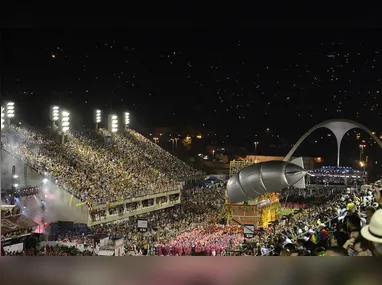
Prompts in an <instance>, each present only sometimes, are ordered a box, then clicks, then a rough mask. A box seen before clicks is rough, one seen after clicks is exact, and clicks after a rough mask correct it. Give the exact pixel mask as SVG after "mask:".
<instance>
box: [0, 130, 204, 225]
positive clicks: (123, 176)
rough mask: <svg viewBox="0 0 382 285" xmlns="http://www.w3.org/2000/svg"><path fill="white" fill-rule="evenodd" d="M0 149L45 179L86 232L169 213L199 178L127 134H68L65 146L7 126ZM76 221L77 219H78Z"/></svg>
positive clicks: (47, 135)
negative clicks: (184, 189)
mask: <svg viewBox="0 0 382 285" xmlns="http://www.w3.org/2000/svg"><path fill="white" fill-rule="evenodd" d="M4 131H5V132H6V137H7V140H6V141H4V143H3V145H2V147H3V149H4V150H6V151H7V152H9V153H11V154H12V156H14V157H16V158H18V159H19V160H21V161H23V162H24V163H26V164H28V165H29V166H30V167H31V168H33V169H34V170H35V171H36V172H38V173H39V174H40V175H42V177H47V178H49V180H50V182H49V186H48V188H49V191H50V190H51V188H57V190H56V192H55V194H54V197H55V198H56V199H59V200H60V202H62V203H66V206H67V209H68V211H76V212H77V214H78V215H79V216H81V218H78V219H77V220H74V222H79V223H84V222H85V223H86V224H88V225H89V226H93V225H97V224H101V223H105V222H110V221H114V220H118V219H122V218H126V217H129V216H133V215H138V214H143V213H148V212H151V211H155V210H159V209H164V208H168V207H172V206H174V205H176V204H179V203H180V191H181V189H182V187H183V186H184V184H185V183H186V182H188V181H193V180H196V179H199V178H200V177H202V173H201V172H199V171H197V170H194V169H193V168H191V167H190V166H189V165H187V164H186V163H184V162H182V161H181V160H179V159H177V158H176V157H174V156H172V155H171V154H169V153H168V152H166V151H165V150H163V149H162V148H160V147H159V146H158V145H156V144H154V143H152V142H151V141H150V140H148V139H146V138H145V137H143V136H142V135H140V134H138V133H137V132H135V131H133V130H127V131H126V132H125V133H124V134H113V135H112V136H111V140H110V141H109V140H105V137H110V134H109V133H108V132H107V131H105V130H103V129H100V130H99V132H97V133H91V132H90V133H85V132H71V133H69V134H68V136H67V137H68V141H67V143H65V144H59V143H57V142H56V140H55V137H54V133H53V132H51V131H50V130H49V129H47V130H39V129H33V128H27V127H18V126H17V127H16V126H9V127H8V128H6V129H5V130H4ZM78 215H77V216H78Z"/></svg>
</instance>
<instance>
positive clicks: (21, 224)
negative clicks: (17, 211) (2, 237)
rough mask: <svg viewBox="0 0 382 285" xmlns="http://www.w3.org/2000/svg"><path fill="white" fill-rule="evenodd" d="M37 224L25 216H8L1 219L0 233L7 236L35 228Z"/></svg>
mask: <svg viewBox="0 0 382 285" xmlns="http://www.w3.org/2000/svg"><path fill="white" fill-rule="evenodd" d="M37 226H38V224H37V223H36V222H35V221H33V220H32V219H29V218H28V217H26V216H22V215H19V216H10V217H6V218H2V219H1V233H2V234H7V233H11V232H16V231H19V230H25V229H30V228H33V227H37Z"/></svg>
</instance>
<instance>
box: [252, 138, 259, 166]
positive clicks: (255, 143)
mask: <svg viewBox="0 0 382 285" xmlns="http://www.w3.org/2000/svg"><path fill="white" fill-rule="evenodd" d="M253 144H254V145H255V163H257V145H258V144H259V142H254V143H253Z"/></svg>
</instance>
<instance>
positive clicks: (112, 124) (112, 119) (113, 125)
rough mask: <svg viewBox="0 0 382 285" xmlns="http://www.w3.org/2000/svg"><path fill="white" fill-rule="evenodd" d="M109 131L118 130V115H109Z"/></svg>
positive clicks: (114, 131)
mask: <svg viewBox="0 0 382 285" xmlns="http://www.w3.org/2000/svg"><path fill="white" fill-rule="evenodd" d="M109 132H111V133H116V132H118V116H117V115H109Z"/></svg>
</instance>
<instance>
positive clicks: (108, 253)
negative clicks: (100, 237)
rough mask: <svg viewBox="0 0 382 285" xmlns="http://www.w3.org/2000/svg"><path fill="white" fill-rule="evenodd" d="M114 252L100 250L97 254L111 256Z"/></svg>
mask: <svg viewBox="0 0 382 285" xmlns="http://www.w3.org/2000/svg"><path fill="white" fill-rule="evenodd" d="M114 253H115V252H114V251H111V250H101V251H100V252H98V256H113V255H114Z"/></svg>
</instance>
